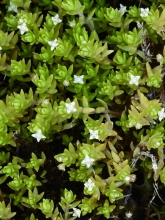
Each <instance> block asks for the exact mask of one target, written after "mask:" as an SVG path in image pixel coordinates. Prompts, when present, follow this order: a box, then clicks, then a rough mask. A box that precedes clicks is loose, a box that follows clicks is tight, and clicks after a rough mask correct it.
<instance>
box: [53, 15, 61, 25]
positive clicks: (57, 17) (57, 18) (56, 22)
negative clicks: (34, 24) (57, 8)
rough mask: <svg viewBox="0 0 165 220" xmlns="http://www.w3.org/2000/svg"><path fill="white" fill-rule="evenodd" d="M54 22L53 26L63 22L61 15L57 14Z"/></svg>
mask: <svg viewBox="0 0 165 220" xmlns="http://www.w3.org/2000/svg"><path fill="white" fill-rule="evenodd" d="M51 19H52V21H53V24H54V25H57V24H59V23H60V22H61V21H62V20H61V19H60V18H59V15H58V14H56V15H55V16H54V17H51Z"/></svg>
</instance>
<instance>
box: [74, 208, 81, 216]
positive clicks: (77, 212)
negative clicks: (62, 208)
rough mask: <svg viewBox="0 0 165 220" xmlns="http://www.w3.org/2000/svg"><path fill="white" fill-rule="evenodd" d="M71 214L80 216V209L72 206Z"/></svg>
mask: <svg viewBox="0 0 165 220" xmlns="http://www.w3.org/2000/svg"><path fill="white" fill-rule="evenodd" d="M73 211H74V212H73V216H75V217H78V218H80V215H81V210H80V209H77V208H73Z"/></svg>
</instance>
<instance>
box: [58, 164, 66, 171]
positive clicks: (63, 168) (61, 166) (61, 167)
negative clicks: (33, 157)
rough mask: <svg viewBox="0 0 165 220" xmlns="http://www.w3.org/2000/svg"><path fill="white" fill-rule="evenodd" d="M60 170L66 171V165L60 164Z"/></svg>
mask: <svg viewBox="0 0 165 220" xmlns="http://www.w3.org/2000/svg"><path fill="white" fill-rule="evenodd" d="M57 167H58V169H59V170H62V171H65V165H64V164H59V165H58V166H57Z"/></svg>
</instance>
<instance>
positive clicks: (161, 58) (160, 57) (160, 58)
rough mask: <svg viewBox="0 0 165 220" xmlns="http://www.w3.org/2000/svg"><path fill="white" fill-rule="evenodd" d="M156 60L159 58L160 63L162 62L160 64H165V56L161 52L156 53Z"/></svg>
mask: <svg viewBox="0 0 165 220" xmlns="http://www.w3.org/2000/svg"><path fill="white" fill-rule="evenodd" d="M156 60H157V62H158V63H160V65H162V64H163V56H162V55H161V54H160V53H158V54H157V55H156Z"/></svg>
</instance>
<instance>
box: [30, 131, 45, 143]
mask: <svg viewBox="0 0 165 220" xmlns="http://www.w3.org/2000/svg"><path fill="white" fill-rule="evenodd" d="M32 137H34V138H36V139H37V141H38V142H39V141H40V140H41V139H42V138H46V137H45V136H44V135H43V134H42V131H41V129H39V130H38V131H37V132H36V133H35V134H32Z"/></svg>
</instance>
